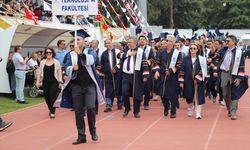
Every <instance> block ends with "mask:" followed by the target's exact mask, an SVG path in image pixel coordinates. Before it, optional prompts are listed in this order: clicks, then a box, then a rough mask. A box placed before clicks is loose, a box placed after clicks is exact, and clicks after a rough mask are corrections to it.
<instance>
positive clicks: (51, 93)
mask: <svg viewBox="0 0 250 150" xmlns="http://www.w3.org/2000/svg"><path fill="white" fill-rule="evenodd" d="M58 86H59V83H58V81H57V80H56V79H49V80H46V79H44V80H43V92H44V98H45V101H46V104H47V106H48V109H49V111H50V113H52V114H54V113H55V111H56V108H55V107H53V105H54V103H55V101H56V98H57V96H58Z"/></svg>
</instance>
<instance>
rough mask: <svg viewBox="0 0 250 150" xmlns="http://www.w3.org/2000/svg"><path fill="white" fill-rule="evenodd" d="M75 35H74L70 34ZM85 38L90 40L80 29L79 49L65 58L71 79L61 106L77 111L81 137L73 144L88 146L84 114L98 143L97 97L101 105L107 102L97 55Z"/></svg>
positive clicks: (65, 89) (67, 71)
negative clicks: (85, 144) (96, 66)
mask: <svg viewBox="0 0 250 150" xmlns="http://www.w3.org/2000/svg"><path fill="white" fill-rule="evenodd" d="M71 34H72V35H74V32H71ZM85 37H89V35H88V33H86V32H85V31H84V30H77V46H75V50H74V51H71V52H70V54H69V55H66V61H65V69H66V70H65V72H66V74H67V76H68V77H69V78H68V79H67V80H66V81H65V84H67V85H66V87H65V88H64V89H63V91H62V98H61V101H60V99H59V101H56V103H55V104H54V105H55V106H56V105H58V103H57V102H60V106H61V107H65V108H72V107H73V108H74V110H75V120H76V127H77V131H78V138H77V139H76V141H75V142H73V143H72V144H73V145H75V144H81V143H86V134H85V128H86V127H85V121H84V113H85V109H84V108H86V111H87V118H88V124H89V131H90V134H91V137H92V140H93V141H97V140H98V136H97V133H96V110H95V103H96V97H97V98H98V100H99V103H100V104H102V103H103V102H104V97H103V94H102V89H101V85H100V79H99V77H98V76H97V73H96V69H95V63H96V53H95V52H94V50H93V49H92V48H86V45H85V40H84V39H85Z"/></svg>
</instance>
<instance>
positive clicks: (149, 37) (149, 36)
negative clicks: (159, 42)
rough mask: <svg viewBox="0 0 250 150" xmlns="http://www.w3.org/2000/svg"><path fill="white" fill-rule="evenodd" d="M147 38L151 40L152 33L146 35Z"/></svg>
mask: <svg viewBox="0 0 250 150" xmlns="http://www.w3.org/2000/svg"><path fill="white" fill-rule="evenodd" d="M147 37H148V39H149V40H150V39H152V38H153V34H152V32H149V33H148V35H147Z"/></svg>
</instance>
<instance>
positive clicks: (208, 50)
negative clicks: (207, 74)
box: [205, 48, 211, 59]
mask: <svg viewBox="0 0 250 150" xmlns="http://www.w3.org/2000/svg"><path fill="white" fill-rule="evenodd" d="M206 50H207V52H206V54H205V55H206V58H207V59H208V57H209V53H210V51H211V50H210V49H208V48H206Z"/></svg>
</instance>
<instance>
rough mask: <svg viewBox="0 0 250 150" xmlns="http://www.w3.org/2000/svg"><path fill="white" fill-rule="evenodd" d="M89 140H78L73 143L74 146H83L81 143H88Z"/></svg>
mask: <svg viewBox="0 0 250 150" xmlns="http://www.w3.org/2000/svg"><path fill="white" fill-rule="evenodd" d="M86 142H87V140H86V139H84V138H77V139H76V141H75V142H73V143H72V144H73V145H77V144H81V143H86Z"/></svg>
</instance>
